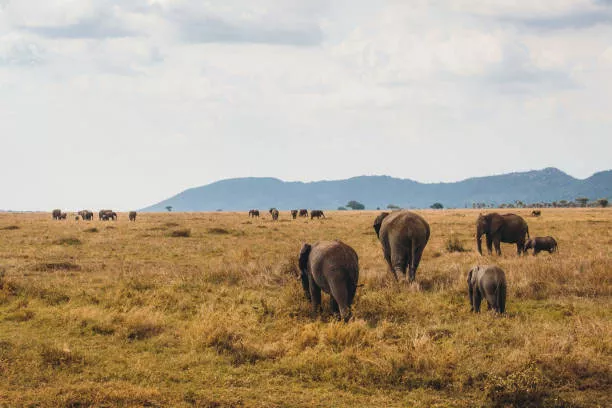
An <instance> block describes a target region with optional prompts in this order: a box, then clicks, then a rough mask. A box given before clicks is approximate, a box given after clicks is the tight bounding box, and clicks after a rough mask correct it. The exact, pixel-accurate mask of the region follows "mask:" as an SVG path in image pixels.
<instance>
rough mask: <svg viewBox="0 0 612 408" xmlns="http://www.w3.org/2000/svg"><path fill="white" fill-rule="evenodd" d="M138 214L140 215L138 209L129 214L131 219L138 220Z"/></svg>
mask: <svg viewBox="0 0 612 408" xmlns="http://www.w3.org/2000/svg"><path fill="white" fill-rule="evenodd" d="M136 215H138V213H137V212H136V211H130V213H129V215H128V218H129V220H130V221H134V222H136Z"/></svg>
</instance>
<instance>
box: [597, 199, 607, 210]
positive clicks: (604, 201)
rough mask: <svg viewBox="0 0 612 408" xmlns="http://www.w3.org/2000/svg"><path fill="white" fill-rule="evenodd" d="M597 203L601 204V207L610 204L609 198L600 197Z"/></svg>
mask: <svg viewBox="0 0 612 408" xmlns="http://www.w3.org/2000/svg"><path fill="white" fill-rule="evenodd" d="M597 204H599V205H600V206H601V207H604V208H605V207H607V206H608V199H607V198H600V199H599V200H597Z"/></svg>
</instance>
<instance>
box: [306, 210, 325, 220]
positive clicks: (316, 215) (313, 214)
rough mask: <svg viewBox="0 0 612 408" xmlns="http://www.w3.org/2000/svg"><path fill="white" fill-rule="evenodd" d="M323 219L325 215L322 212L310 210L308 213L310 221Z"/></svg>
mask: <svg viewBox="0 0 612 408" xmlns="http://www.w3.org/2000/svg"><path fill="white" fill-rule="evenodd" d="M321 217H323V218H325V214H323V211H322V210H312V211H310V219H311V220H312V219H313V218H321Z"/></svg>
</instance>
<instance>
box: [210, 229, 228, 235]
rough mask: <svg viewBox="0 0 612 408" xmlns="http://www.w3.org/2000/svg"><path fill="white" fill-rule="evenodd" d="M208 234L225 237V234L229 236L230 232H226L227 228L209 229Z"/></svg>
mask: <svg viewBox="0 0 612 408" xmlns="http://www.w3.org/2000/svg"><path fill="white" fill-rule="evenodd" d="M208 233H209V234H221V235H224V234H229V231H228V230H226V229H225V228H209V229H208Z"/></svg>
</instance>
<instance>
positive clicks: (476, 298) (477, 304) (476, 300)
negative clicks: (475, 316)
mask: <svg viewBox="0 0 612 408" xmlns="http://www.w3.org/2000/svg"><path fill="white" fill-rule="evenodd" d="M480 302H482V294H481V293H480V290H479V289H478V288H475V290H474V304H473V305H472V307H473V308H474V312H476V313H480Z"/></svg>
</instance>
